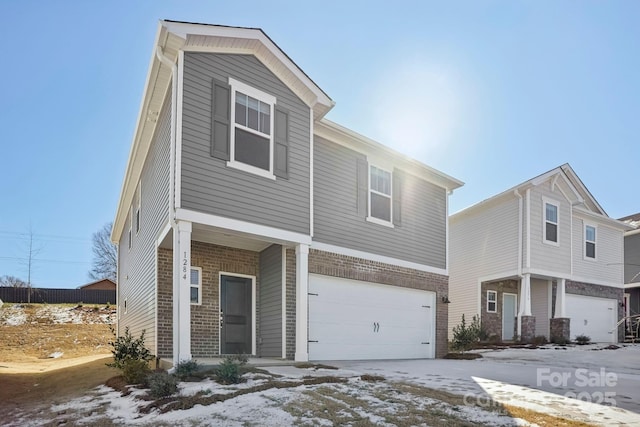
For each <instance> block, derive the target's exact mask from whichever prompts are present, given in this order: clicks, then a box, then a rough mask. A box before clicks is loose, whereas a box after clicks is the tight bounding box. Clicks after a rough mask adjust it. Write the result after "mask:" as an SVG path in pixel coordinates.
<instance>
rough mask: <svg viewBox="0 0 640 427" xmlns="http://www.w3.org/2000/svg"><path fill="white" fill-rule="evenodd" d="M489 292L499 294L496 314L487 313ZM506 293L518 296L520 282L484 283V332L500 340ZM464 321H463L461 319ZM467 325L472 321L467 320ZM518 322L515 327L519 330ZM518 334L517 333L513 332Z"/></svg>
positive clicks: (482, 312)
mask: <svg viewBox="0 0 640 427" xmlns="http://www.w3.org/2000/svg"><path fill="white" fill-rule="evenodd" d="M487 291H496V292H498V296H497V300H496V312H495V313H489V312H488V311H487ZM504 292H506V293H508V294H516V295H518V281H517V280H501V281H499V282H484V283H482V286H481V306H480V308H481V311H480V313H481V315H480V317H481V319H480V321H481V323H482V327H483V328H484V330H485V331H486V332H487V334H488V335H489V336H492V335H496V336H497V337H498V338H500V340H502V300H503V295H502V294H503V293H504ZM460 320H462V319H460ZM465 320H466V321H467V324H468V323H469V322H470V321H471V319H465ZM517 323H518V322H517V321H515V323H514V324H515V325H516V328H517ZM513 333H514V334H516V333H517V332H516V331H513Z"/></svg>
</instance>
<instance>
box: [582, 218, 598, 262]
mask: <svg viewBox="0 0 640 427" xmlns="http://www.w3.org/2000/svg"><path fill="white" fill-rule="evenodd" d="M584 256H585V258H591V259H596V227H594V226H592V225H585V226H584Z"/></svg>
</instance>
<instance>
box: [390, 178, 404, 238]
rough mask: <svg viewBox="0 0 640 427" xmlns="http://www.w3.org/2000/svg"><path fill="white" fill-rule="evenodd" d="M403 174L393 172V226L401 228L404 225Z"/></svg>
mask: <svg viewBox="0 0 640 427" xmlns="http://www.w3.org/2000/svg"><path fill="white" fill-rule="evenodd" d="M402 179H403V176H402V172H400V171H399V170H398V169H394V171H393V190H392V191H393V225H395V226H399V225H400V224H401V223H402V214H401V205H402Z"/></svg>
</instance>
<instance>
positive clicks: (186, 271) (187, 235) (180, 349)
mask: <svg viewBox="0 0 640 427" xmlns="http://www.w3.org/2000/svg"><path fill="white" fill-rule="evenodd" d="M190 279H191V223H190V222H188V221H178V222H177V223H176V228H174V230H173V364H174V366H175V365H176V364H177V363H179V362H181V361H185V360H190V359H191V285H190Z"/></svg>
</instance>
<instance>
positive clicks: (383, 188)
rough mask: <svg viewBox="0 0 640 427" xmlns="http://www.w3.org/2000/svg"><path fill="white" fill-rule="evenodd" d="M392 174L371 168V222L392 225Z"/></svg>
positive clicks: (374, 167)
mask: <svg viewBox="0 0 640 427" xmlns="http://www.w3.org/2000/svg"><path fill="white" fill-rule="evenodd" d="M391 201H392V197H391V172H389V171H386V170H384V169H381V168H378V167H376V166H373V165H371V166H370V167H369V218H368V219H369V220H373V221H374V222H381V223H383V224H385V225H390V224H391V215H392V203H391Z"/></svg>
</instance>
